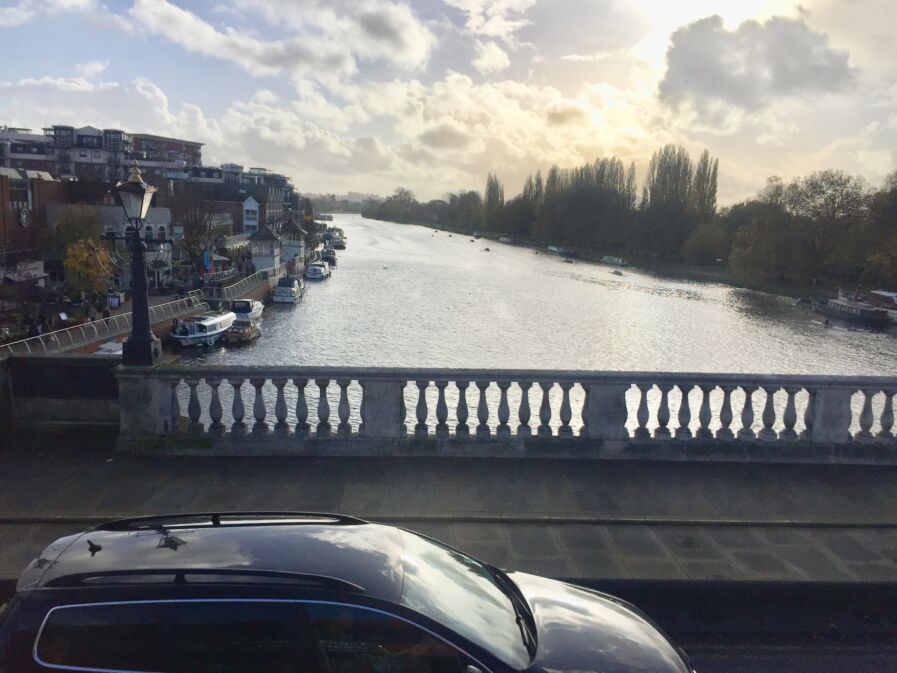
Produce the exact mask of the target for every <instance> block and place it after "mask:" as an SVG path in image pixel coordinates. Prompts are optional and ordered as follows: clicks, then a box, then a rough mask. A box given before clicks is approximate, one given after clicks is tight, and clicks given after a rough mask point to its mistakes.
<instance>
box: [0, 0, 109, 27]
mask: <svg viewBox="0 0 897 673" xmlns="http://www.w3.org/2000/svg"><path fill="white" fill-rule="evenodd" d="M95 7H96V1H95V0H19V2H17V3H15V4H12V5H9V6H7V7H0V26H21V25H22V24H25V23H28V22H29V21H31V19H33V18H35V17H37V16H40V15H44V14H53V13H55V12H68V11H83V10H86V9H94V8H95Z"/></svg>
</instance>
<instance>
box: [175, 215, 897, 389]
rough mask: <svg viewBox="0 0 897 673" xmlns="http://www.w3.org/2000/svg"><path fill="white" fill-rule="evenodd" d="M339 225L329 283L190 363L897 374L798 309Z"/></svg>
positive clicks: (492, 246)
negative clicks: (339, 244) (248, 337)
mask: <svg viewBox="0 0 897 673" xmlns="http://www.w3.org/2000/svg"><path fill="white" fill-rule="evenodd" d="M333 224H334V225H335V226H338V227H342V228H343V229H344V230H345V232H346V234H347V237H348V241H347V249H346V250H343V251H340V252H338V255H339V258H338V259H339V264H338V266H337V267H336V269H335V270H334V272H333V276H332V277H331V278H330V279H329V280H327V281H324V282H319V283H309V284H308V287H307V292H306V295H305V299H304V300H303V301H302V303H301V304H299V305H298V306H296V307H282V306H277V305H272V306H269V307H268V308H267V309H266V310H265V315H264V318H263V324H262V329H263V335H262V337H261V338H260V339H259V340H258V341H257V342H256V343H254V344H251V345H249V346H244V347H240V348H224V347H219V348H215V349H209V350H206V351H185V352H184V353H183V360H182V361H183V362H184V364H188V363H191V362H194V363H199V362H202V363H207V364H265V365H335V366H396V367H416V366H419V367H464V368H480V367H483V368H547V369H588V370H642V371H649V370H657V371H704V372H759V373H777V374H845V375H849V374H870V375H872V374H881V375H894V373H895V367H894V364H895V362H897V339H895V331H893V330H888V331H874V330H868V329H863V328H856V327H850V326H847V325H834V326H831V327H826V326H825V325H824V324H823V322H822V319H821V318H820V317H819V316H818V315H816V314H814V313H812V312H811V311H810V310H809V308H808V307H806V306H794V305H793V303H792V300H790V299H788V298H784V297H778V296H774V295H769V294H764V293H760V292H754V291H750V290H743V289H738V288H733V287H729V286H725V285H719V284H714V283H706V282H697V281H681V280H670V279H667V278H659V277H656V276H653V275H651V274H649V273H645V272H641V271H636V270H633V269H625V270H624V272H623V273H624V275H623V276H615V275H613V274H612V273H611V268H610V267H607V266H604V265H600V264H591V263H585V262H577V263H575V264H565V263H563V262H562V261H561V260H560V259H559V258H558V257H556V256H552V255H549V254H547V253H544V252H539V253H536V252H535V251H533V250H531V249H528V248H522V247H516V246H511V245H505V244H502V243H498V242H495V241H487V240H485V239H481V240H478V241H475V242H471V240H470V238H469V237H468V236H464V235H462V234H449V233H447V232H444V231H441V230H440V231H439V232H436V231H434V230H433V229H432V228H428V227H422V226H412V225H401V224H393V223H389V222H378V221H375V220H366V219H364V218H362V217H360V216H358V215H335V216H334V221H333ZM486 248H489V252H487V251H486Z"/></svg>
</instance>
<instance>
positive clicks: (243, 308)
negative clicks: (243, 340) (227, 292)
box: [230, 299, 265, 322]
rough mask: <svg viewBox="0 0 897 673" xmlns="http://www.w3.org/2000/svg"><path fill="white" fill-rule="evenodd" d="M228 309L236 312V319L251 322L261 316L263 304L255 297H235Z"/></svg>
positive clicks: (263, 308)
mask: <svg viewBox="0 0 897 673" xmlns="http://www.w3.org/2000/svg"><path fill="white" fill-rule="evenodd" d="M230 310H231V311H233V312H234V313H236V314H237V320H243V321H247V322H252V321H253V320H256V319H258V318H261V317H262V311H264V310H265V305H264V304H263V303H262V302H260V301H256V300H255V299H237V300H235V301H234V303H233V305H232V306H231V307H230Z"/></svg>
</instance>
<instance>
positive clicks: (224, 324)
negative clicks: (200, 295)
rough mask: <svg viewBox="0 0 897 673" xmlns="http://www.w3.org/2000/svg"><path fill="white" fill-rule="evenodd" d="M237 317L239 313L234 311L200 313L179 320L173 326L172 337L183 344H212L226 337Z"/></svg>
mask: <svg viewBox="0 0 897 673" xmlns="http://www.w3.org/2000/svg"><path fill="white" fill-rule="evenodd" d="M236 319H237V315H236V313H234V312H233V311H225V312H224V313H200V314H199V315H195V316H193V317H192V318H187V319H186V320H179V321H177V322H176V323H175V324H174V326H173V327H172V330H171V338H172V339H174V340H175V341H177V342H178V343H179V344H180V345H181V346H211V345H213V344H215V342H217V341H220V340H221V339H222V338H223V337H224V333H225V332H226V331H227V329H228V328H229V327H230V326H231V325H233V324H234V320H236Z"/></svg>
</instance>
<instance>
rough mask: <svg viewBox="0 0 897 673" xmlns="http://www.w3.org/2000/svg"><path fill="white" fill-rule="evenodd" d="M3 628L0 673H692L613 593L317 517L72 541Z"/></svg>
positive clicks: (244, 520) (241, 520)
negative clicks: (509, 569)
mask: <svg viewBox="0 0 897 673" xmlns="http://www.w3.org/2000/svg"><path fill="white" fill-rule="evenodd" d="M0 620H2V621H0V671H2V672H3V673H33V672H37V671H60V670H65V671H93V672H122V671H127V672H130V673H144V672H145V673H150V672H152V673H157V672H165V673H188V672H189V673H261V672H263V673H354V672H356V671H358V672H368V671H369V672H371V673H379V672H380V671H383V672H393V671H395V672H399V673H406V672H407V673H511V672H513V671H531V672H533V673H535V672H538V671H627V672H633V673H634V672H646V673H647V672H650V673H688V672H689V671H691V669H690V668H689V666H688V663H687V661H686V659H685V655H684V654H683V653H682V652H681V651H679V650H678V649H677V648H676V647H675V646H674V645H673V644H672V643H671V642H670V640H669V639H668V638H667V637H666V636H665V635H664V634H663V633H662V632H661V631H660V629H659V628H658V627H657V626H656V625H654V624H653V623H652V622H651V621H650V620H649V619H648V618H647V617H646V616H645V615H643V614H641V613H640V612H639V611H638V610H637V609H636V608H634V607H633V606H631V605H628V604H627V603H625V602H623V601H620V600H618V599H616V598H613V597H611V596H607V595H604V594H601V593H598V592H595V591H591V590H589V589H585V588H581V587H576V586H573V585H570V584H565V583H563V582H559V581H555V580H550V579H546V578H543V577H537V576H534V575H528V574H525V573H520V572H512V573H505V572H504V571H502V570H499V569H497V568H495V567H493V566H490V565H488V564H486V563H483V562H481V561H478V560H476V559H474V558H472V557H470V556H468V555H466V554H464V553H463V552H461V551H458V550H457V549H453V548H452V547H449V546H446V545H444V544H442V543H440V542H438V541H436V540H433V539H431V538H428V537H425V536H423V535H420V534H417V533H414V532H412V531H409V530H405V529H401V528H396V527H393V526H387V525H382V524H376V523H369V522H367V521H363V520H361V519H357V518H354V517H350V516H346V515H340V514H321V513H314V512H252V513H241V512H236V513H200V514H180V515H171V516H151V517H139V518H132V519H126V520H119V521H113V522H110V523H106V524H103V525H100V526H98V527H96V528H94V529H92V530H89V531H86V532H83V533H80V534H76V535H72V536H69V537H64V538H61V539H59V540H57V541H56V542H54V543H52V544H51V545H50V546H49V547H47V548H46V549H45V550H44V552H43V553H42V554H41V555H40V556H39V557H38V558H37V559H35V560H34V561H33V562H32V563H31V564H30V565H29V566H28V567H27V568H26V569H25V570H24V572H23V573H22V575H21V577H20V579H19V582H18V585H17V587H16V594H15V596H14V597H13V599H12V600H11V601H10V603H9V604H8V606H7V609H6V610H5V611H4V612H3V614H2V616H0Z"/></svg>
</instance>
